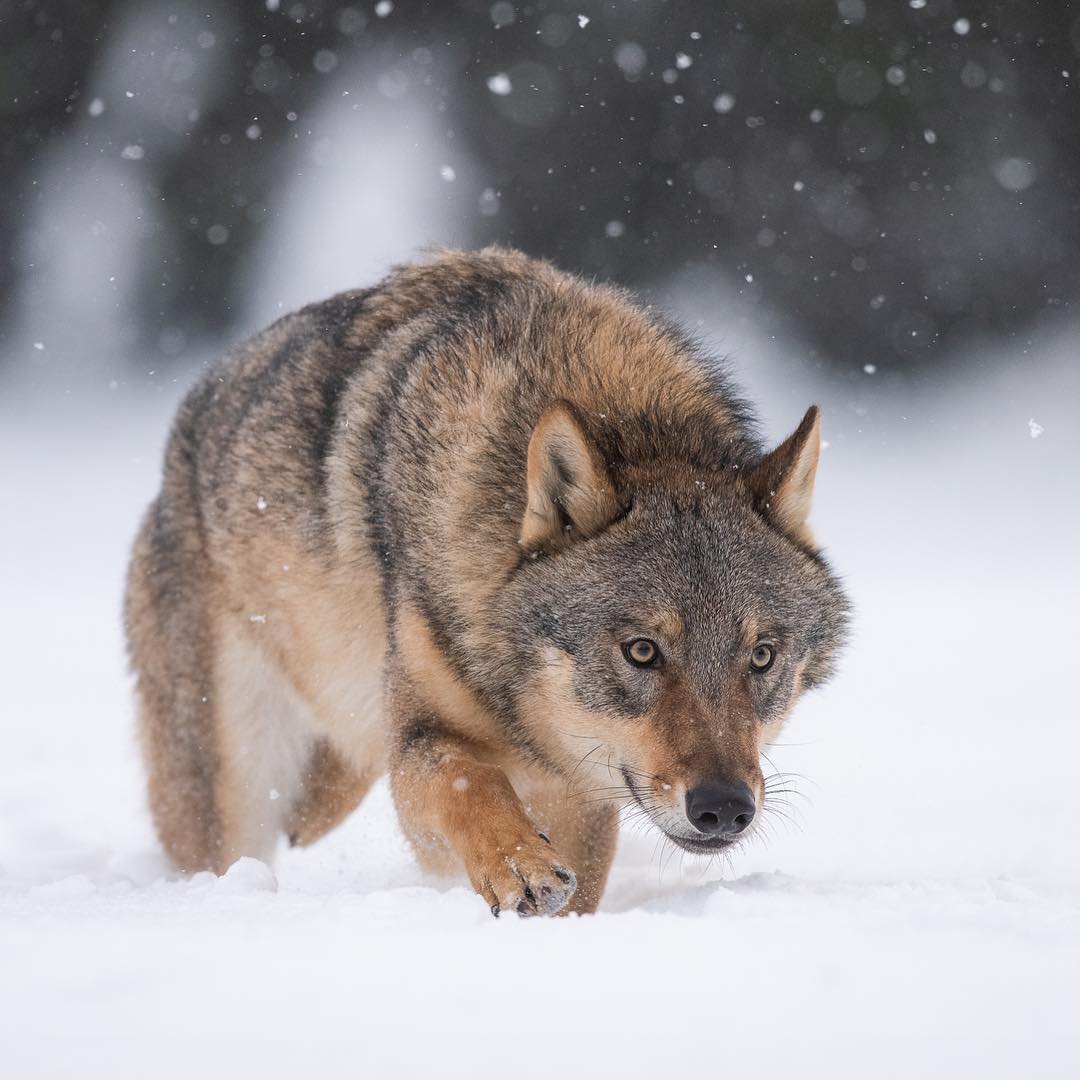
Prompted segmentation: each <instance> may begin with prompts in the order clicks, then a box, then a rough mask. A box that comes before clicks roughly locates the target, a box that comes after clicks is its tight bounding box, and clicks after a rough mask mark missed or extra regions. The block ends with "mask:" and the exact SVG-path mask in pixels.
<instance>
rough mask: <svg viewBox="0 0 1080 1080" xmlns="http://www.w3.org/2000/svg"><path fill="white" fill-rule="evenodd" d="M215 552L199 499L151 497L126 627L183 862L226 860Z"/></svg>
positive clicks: (167, 817)
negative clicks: (206, 546) (207, 549)
mask: <svg viewBox="0 0 1080 1080" xmlns="http://www.w3.org/2000/svg"><path fill="white" fill-rule="evenodd" d="M205 573H206V571H205V560H204V558H203V556H202V550H201V541H200V537H199V531H198V528H197V519H196V515H195V512H194V510H193V509H192V507H191V504H190V497H186V493H185V492H184V491H183V490H182V489H181V490H180V491H179V493H178V495H177V497H176V498H174V499H171V500H170V502H169V503H168V504H167V503H166V502H165V497H164V496H162V497H161V498H159V499H158V500H157V501H155V502H154V503H153V505H151V507H150V509H149V511H148V512H147V514H146V517H145V518H144V520H143V523H142V526H141V528H140V530H139V535H138V537H137V538H136V541H135V547H134V550H133V552H132V558H131V567H130V570H129V573H128V584H127V594H126V598H125V620H124V621H125V625H126V629H127V635H128V647H129V651H130V654H131V662H132V667H133V669H134V671H135V674H136V701H137V711H138V727H139V736H140V743H141V746H142V751H143V758H144V761H145V764H146V771H147V782H148V788H149V797H150V811H151V814H152V815H153V818H154V825H155V826H156V828H157V832H158V836H159V837H160V839H161V843H162V846H163V847H164V848H165V851H166V852H167V853H168V855H169V857H170V858H171V859H172V861H173V863H174V864H175V865H176V867H177V868H178V869H180V870H184V871H195V870H206V869H211V868H214V867H216V866H217V865H218V863H219V858H220V853H221V845H222V822H221V815H220V813H219V809H218V805H217V799H216V793H215V786H216V780H217V773H218V754H217V748H216V713H217V709H218V702H217V701H216V700H215V697H214V688H213V685H212V673H213V668H214V655H213V644H212V641H211V637H210V628H209V614H208V611H207V608H206V602H205V601H206V595H205V589H206V582H205Z"/></svg>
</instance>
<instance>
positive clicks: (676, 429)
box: [125, 248, 848, 915]
mask: <svg viewBox="0 0 1080 1080" xmlns="http://www.w3.org/2000/svg"><path fill="white" fill-rule="evenodd" d="M819 450H820V435H819V414H818V410H817V408H815V407H811V408H810V409H809V411H808V412H807V413H806V415H805V416H804V417H803V419H802V422H801V423H800V424H799V425H798V427H797V428H796V430H795V431H794V433H793V434H792V435H791V436H790V437H789V438H787V439H785V440H784V441H783V442H782V443H781V444H780V445H779V446H778V447H776V448H775V449H773V450H772V451H771V452H769V453H764V452H763V450H762V447H761V444H760V442H759V439H758V437H757V435H756V434H755V425H754V421H753V419H752V417H751V415H750V412H749V410H748V408H747V406H746V405H745V404H744V403H743V402H742V400H741V399H740V397H739V396H738V395H737V394H736V393H735V392H734V390H733V389H732V386H731V385H730V383H729V380H728V377H727V376H726V374H725V372H724V369H723V367H722V366H721V365H720V364H719V363H718V362H716V361H715V360H713V359H710V357H709V356H708V355H707V354H706V353H705V352H704V350H703V349H702V348H701V347H700V346H699V345H698V344H696V343H695V342H694V341H692V340H690V339H689V338H688V337H687V336H686V335H685V334H683V333H682V332H680V331H679V330H678V329H677V328H675V327H673V326H671V325H669V323H668V322H667V321H666V320H665V319H663V318H662V317H660V316H659V315H657V314H656V313H654V312H653V311H651V310H649V309H646V308H644V307H642V306H640V305H639V304H637V303H635V302H634V301H633V300H632V299H631V298H630V296H628V295H627V294H626V293H624V292H622V291H619V290H617V289H614V288H611V287H607V286H604V285H598V284H589V283H585V282H584V281H582V280H580V279H578V278H576V277H574V276H571V275H568V274H565V273H563V272H560V271H559V270H557V269H556V268H554V267H553V266H552V265H550V264H549V263H546V262H542V261H538V260H535V259H532V258H529V257H527V256H525V255H523V254H521V253H518V252H515V251H511V250H505V249H496V248H488V249H485V250H482V251H479V252H472V253H468V252H443V253H439V254H437V255H435V256H433V257H431V258H429V259H428V260H427V261H425V262H422V263H418V264H413V265H406V266H402V267H399V268H397V269H396V270H394V271H393V272H392V273H390V275H389V276H388V277H387V278H386V279H385V280H384V281H382V282H381V283H380V284H378V285H376V286H375V287H373V288H369V289H363V290H359V291H353V292H345V293H342V294H340V295H338V296H335V297H333V298H331V299H329V300H326V301H325V302H322V303H316V304H312V305H311V306H308V307H305V308H304V309H303V310H301V311H299V312H297V313H295V314H291V315H288V316H286V317H284V318H282V319H281V320H280V321H278V322H276V323H275V324H274V325H273V326H271V327H270V328H269V329H267V330H265V331H264V332H262V333H260V334H259V335H258V336H256V337H255V338H254V339H253V340H251V341H249V342H248V343H247V344H244V345H242V346H240V347H239V348H238V349H236V350H235V351H234V352H233V353H232V354H231V355H230V356H229V357H227V358H226V359H225V360H224V361H223V362H222V363H220V364H219V365H218V366H215V367H213V368H211V369H210V370H208V371H206V372H205V374H204V375H203V377H202V378H201V379H200V381H199V382H198V384H197V385H196V386H195V387H194V389H193V390H191V392H190V393H189V394H188V396H187V398H186V399H185V401H184V402H183V405H182V406H181V408H180V410H179V413H178V415H177V417H176V420H175V423H174V425H173V428H172V432H171V436H170V438H169V441H168V445H167V449H166V453H165V461H164V468H163V479H162V485H161V491H160V493H159V495H158V496H157V498H156V499H155V500H154V502H153V503H152V504H151V506H150V507H149V510H148V511H147V513H146V515H145V518H144V520H143V522H142V525H141V528H140V530H139V533H138V536H137V539H136V541H135V544H134V550H133V553H132V557H131V562H130V570H129V576H128V582H127V591H126V601H125V623H126V629H127V636H128V642H129V649H130V657H131V663H132V667H133V670H134V673H135V676H136V697H137V708H138V725H139V732H140V738H141V746H142V750H143V754H144V758H145V764H146V769H147V775H148V787H149V802H150V807H151V811H152V814H153V818H154V821H155V824H156V827H157V831H158V834H159V836H160V839H161V842H162V844H163V846H164V848H165V850H166V852H167V853H168V855H169V856H170V857H171V859H172V861H173V862H174V863H175V865H176V867H177V868H179V869H180V870H182V871H196V870H201V869H210V870H213V871H215V872H217V873H223V872H224V871H225V870H226V869H227V868H228V866H229V865H230V864H231V863H232V862H233V861H234V860H236V859H237V858H239V857H240V856H244V855H248V856H253V857H256V858H259V859H264V860H268V859H270V858H271V857H272V856H273V853H274V849H275V846H276V845H277V843H278V842H279V839H280V837H281V836H282V835H284V836H285V837H287V838H288V840H289V842H290V843H292V844H301V845H304V844H310V843H312V842H313V841H315V840H317V839H318V838H319V837H321V836H323V835H324V834H325V833H326V832H327V831H328V830H330V829H332V828H333V827H334V826H335V825H337V824H338V823H339V822H341V821H342V819H343V818H345V817H346V816H347V815H348V814H349V813H350V812H351V811H352V810H353V809H354V808H355V807H356V806H357V805H358V804H359V803H360V801H361V800H362V799H363V798H364V795H365V794H366V793H367V791H368V790H369V789H370V788H371V786H372V784H373V783H374V782H375V781H376V780H377V779H378V778H379V777H380V776H382V775H384V774H386V773H389V782H390V787H391V791H392V794H393V799H394V803H395V806H396V809H397V813H398V815H399V818H400V822H401V825H402V828H403V830H404V832H405V834H406V835H407V837H408V838H409V840H410V841H411V843H412V845H413V847H414V848H415V851H416V853H417V857H418V859H419V861H420V863H421V864H422V865H423V866H424V867H427V868H430V869H432V870H436V871H446V872H453V871H455V870H456V871H458V872H460V871H461V870H463V871H464V872H465V874H467V875H468V878H469V880H470V882H471V883H472V886H473V888H474V889H475V890H476V892H477V893H478V894H479V895H480V896H481V897H482V898H483V900H484V901H485V902H486V903H487V904H488V906H489V907H490V909H491V911H492V912H493V913H495V914H496V915H497V914H498V913H499V912H500V911H516V912H518V913H520V914H523V915H531V914H540V915H551V914H555V913H563V912H571V911H572V912H579V913H583V912H591V911H594V910H595V909H596V907H597V904H598V903H599V901H600V897H601V895H602V892H603V889H604V884H605V881H606V878H607V875H608V870H609V867H610V864H611V861H612V858H613V855H614V851H615V846H616V837H617V830H618V823H619V820H620V809H622V808H625V807H634V808H636V809H637V811H638V812H639V813H640V814H642V815H643V816H645V817H646V818H647V819H648V820H649V821H650V822H651V823H652V824H653V825H655V826H656V827H657V828H659V829H660V830H661V831H662V833H663V834H664V835H665V836H667V837H668V838H669V839H670V840H671V841H673V842H674V843H675V844H676V845H678V846H679V847H681V848H684V849H685V850H687V851H690V852H697V853H704V854H711V853H716V852H722V851H725V850H727V849H730V848H731V847H732V846H733V845H735V844H737V843H739V842H740V841H741V840H744V839H745V838H746V837H747V836H748V835H749V834H750V833H752V831H753V828H754V824H755V822H758V821H759V819H760V816H761V811H762V808H763V805H764V800H765V798H766V794H767V791H766V783H765V779H764V776H763V772H762V768H761V755H762V751H763V749H764V748H765V747H766V746H767V744H768V743H770V742H771V741H772V740H774V739H775V737H776V735H777V733H778V732H779V730H780V728H781V726H782V724H783V723H784V720H785V718H786V717H787V716H788V714H789V713H790V711H791V709H792V707H793V705H794V704H795V702H796V700H797V699H798V698H799V696H800V695H801V694H803V693H804V692H805V691H807V690H809V689H811V688H812V687H815V686H817V685H819V684H821V683H822V682H823V681H824V680H825V679H826V678H828V677H829V675H830V674H831V673H832V672H833V669H834V667H835V662H836V658H837V656H838V654H839V651H840V647H841V645H842V643H843V640H844V637H845V631H846V625H847V619H848V602H847V600H846V599H845V595H844V591H843V588H842V586H841V583H840V582H839V580H838V578H837V576H836V575H835V574H834V572H833V571H832V570H831V569H830V567H829V565H828V564H827V562H826V560H825V559H824V557H823V556H822V554H821V552H820V550H819V548H818V546H817V544H816V542H815V538H814V536H813V534H812V532H811V530H810V527H809V525H808V520H807V519H808V516H809V512H810V505H811V496H812V492H813V486H814V477H815V473H816V469H817V465H818V458H819Z"/></svg>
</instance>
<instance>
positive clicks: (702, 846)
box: [619, 765, 739, 855]
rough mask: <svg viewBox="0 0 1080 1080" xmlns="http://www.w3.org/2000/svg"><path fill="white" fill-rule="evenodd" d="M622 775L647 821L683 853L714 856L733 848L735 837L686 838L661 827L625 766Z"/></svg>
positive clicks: (736, 840)
mask: <svg viewBox="0 0 1080 1080" xmlns="http://www.w3.org/2000/svg"><path fill="white" fill-rule="evenodd" d="M619 771H620V772H621V773H622V778H623V782H624V783H625V784H626V789H627V791H629V792H630V794H631V795H632V796H633V797H634V802H636V803H637V804H638V806H640V807H641V809H642V810H643V811H644V812H645V814H646V815H647V817H648V818H649V820H650V821H651V822H652V823H653V824H654V825H655V826H656V827H657V828H658V829H659V830H660V831H661V832H662V833H663V834H664V835H665V836H666V837H667V838H668V839H669V840H670V841H671V842H672V843H673V844H675V845H677V846H678V847H681V848H682V849H683V851H689V852H690V853H691V854H693V855H715V854H716V853H717V852H718V851H724V850H726V849H727V848H729V847H734V846H735V844H737V843H738V840H739V838H737V837H734V838H733V837H725V836H687V835H685V834H683V833H674V832H671V831H670V830H669V829H665V828H664V826H663V825H661V824H660V822H659V821H657V819H656V816H655V815H654V814H653V807H652V806H651V805H650V804H649V802H647V801H646V799H645V798H644V797H643V796H642V793H641V792H640V791H639V790H638V788H637V786H636V785H635V784H634V778H633V777H632V776H631V775H630V770H629V769H627V768H626V766H625V765H624V766H622V768H621V769H620V770H619Z"/></svg>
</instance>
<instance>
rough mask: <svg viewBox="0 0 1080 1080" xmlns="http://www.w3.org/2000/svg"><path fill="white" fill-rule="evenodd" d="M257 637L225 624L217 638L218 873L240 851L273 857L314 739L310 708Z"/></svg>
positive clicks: (267, 859)
mask: <svg viewBox="0 0 1080 1080" xmlns="http://www.w3.org/2000/svg"><path fill="white" fill-rule="evenodd" d="M257 634H258V631H257V630H256V631H248V630H247V628H246V627H244V628H241V627H236V626H225V627H223V628H222V631H221V632H219V634H218V635H217V638H218V670H217V672H216V678H215V684H216V695H215V696H216V700H217V702H218V706H219V708H220V710H221V720H220V724H219V727H218V740H217V746H218V759H219V760H218V770H217V775H216V778H215V779H216V783H215V795H216V803H217V806H218V812H219V817H220V822H221V826H220V827H221V846H220V854H219V857H218V859H217V860H216V863H215V866H214V869H215V870H216V871H217V872H218V873H219V874H220V873H224V871H225V870H226V869H227V868H228V867H229V866H230V865H231V864H232V863H233V862H234V861H235V860H236V859H238V858H240V856H241V855H250V856H252V857H253V858H256V859H262V860H263V861H264V862H269V861H270V860H271V859H272V858H273V855H274V850H275V848H276V847H277V842H278V839H279V837H280V836H281V834H282V832H283V831H284V829H285V827H286V825H287V823H288V821H289V819H290V816H291V811H292V807H293V806H294V805H295V804H296V801H297V799H298V798H299V796H300V792H301V790H302V788H303V780H304V770H305V768H306V767H307V764H308V761H309V760H310V758H311V753H312V746H313V744H314V733H313V731H312V727H311V714H310V711H309V709H308V707H307V705H306V704H305V703H304V701H303V700H302V699H301V698H300V697H299V696H298V695H297V693H296V691H295V689H294V688H293V686H292V684H291V683H290V682H289V680H288V678H287V677H286V676H285V674H284V673H283V672H282V671H281V670H280V668H279V667H278V665H277V664H276V663H275V661H274V659H273V657H272V656H271V655H270V654H269V652H268V651H267V650H266V649H265V648H264V647H263V645H262V644H261V643H260V642H259V641H258V640H256V638H257Z"/></svg>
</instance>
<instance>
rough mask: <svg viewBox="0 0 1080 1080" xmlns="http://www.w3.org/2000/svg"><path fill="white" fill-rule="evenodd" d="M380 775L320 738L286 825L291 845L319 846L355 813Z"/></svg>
mask: <svg viewBox="0 0 1080 1080" xmlns="http://www.w3.org/2000/svg"><path fill="white" fill-rule="evenodd" d="M377 776H378V772H377V770H375V769H372V770H371V771H370V772H366V773H361V772H358V771H357V770H356V769H354V768H353V767H352V765H350V764H349V762H348V761H347V760H346V759H345V757H344V756H343V755H342V754H341V753H339V752H338V751H337V750H336V749H334V747H333V746H332V745H331V743H330V741H329V740H328V739H318V740H317V741H316V742H315V745H314V746H313V748H312V751H311V757H310V758H309V760H308V763H307V766H306V768H305V769H304V775H303V787H302V788H301V791H300V794H299V796H298V798H297V799H296V802H295V803H294V804H293V808H292V812H291V814H290V815H289V818H288V820H287V822H286V825H285V832H286V834H287V835H288V837H289V843H290V844H293V845H294V846H301V847H303V846H306V845H308V844H313V843H315V841H316V840H318V839H319V838H320V837H321V836H325V835H326V833H328V832H329V831H330V830H331V829H333V828H334V827H335V826H337V825H340V824H341V822H342V821H343V820H344V819H345V818H346V817H347V816H348V815H349V814H350V813H352V811H353V810H355V809H356V808H357V807H358V806H359V805H360V802H361V800H362V799H363V798H364V796H365V795H366V794H367V793H368V791H369V790H370V788H371V785H372V784H373V783H374V781H375V778H376V777H377Z"/></svg>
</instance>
